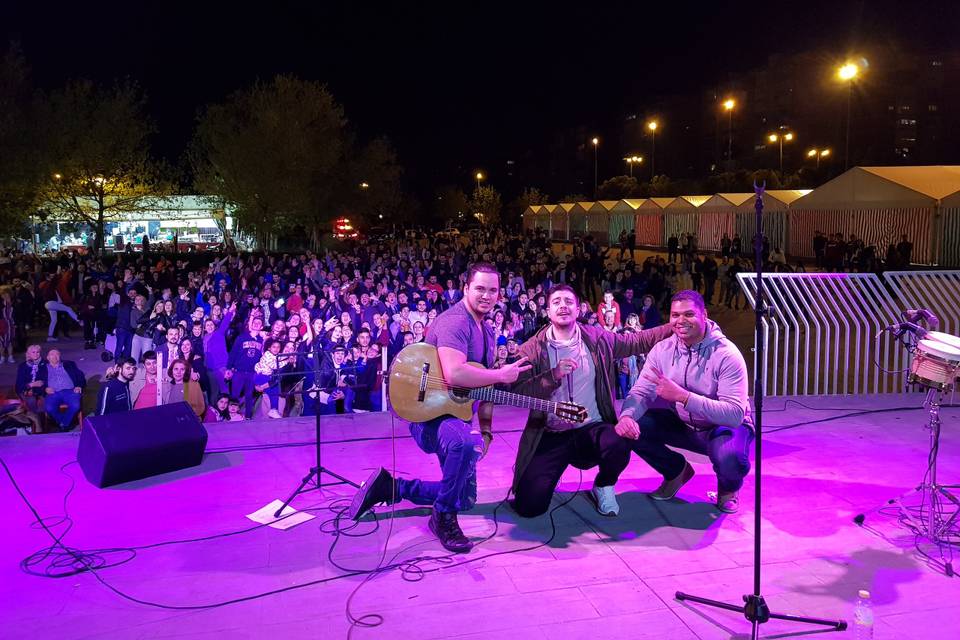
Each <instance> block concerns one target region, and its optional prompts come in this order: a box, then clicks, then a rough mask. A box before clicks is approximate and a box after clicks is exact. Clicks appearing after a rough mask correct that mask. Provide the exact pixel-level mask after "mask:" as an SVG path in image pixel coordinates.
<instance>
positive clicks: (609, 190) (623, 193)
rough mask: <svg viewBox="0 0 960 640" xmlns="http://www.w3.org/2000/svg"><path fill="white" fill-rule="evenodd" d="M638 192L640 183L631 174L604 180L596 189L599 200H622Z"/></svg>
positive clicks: (632, 196) (634, 195)
mask: <svg viewBox="0 0 960 640" xmlns="http://www.w3.org/2000/svg"><path fill="white" fill-rule="evenodd" d="M639 193H640V184H639V183H638V182H637V179H636V178H634V177H633V176H614V177H612V178H610V179H608V180H606V181H605V182H604V183H603V184H601V185H600V188H599V189H597V198H598V199H600V200H623V199H624V198H634V197H636V196H637V194H639Z"/></svg>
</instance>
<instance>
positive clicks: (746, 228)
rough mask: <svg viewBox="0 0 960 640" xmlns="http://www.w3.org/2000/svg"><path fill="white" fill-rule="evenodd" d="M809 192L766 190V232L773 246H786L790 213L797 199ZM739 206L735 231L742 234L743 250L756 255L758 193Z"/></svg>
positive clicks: (764, 220)
mask: <svg viewBox="0 0 960 640" xmlns="http://www.w3.org/2000/svg"><path fill="white" fill-rule="evenodd" d="M808 193H810V189H771V190H770V191H765V192H764V193H763V235H765V236H767V239H768V240H769V241H770V248H771V249H775V248H777V247H780V248H781V249H783V250H784V251H786V247H787V239H788V238H787V222H788V219H787V212H788V211H789V210H790V205H791V204H792V203H793V202H794V201H795V200H797V199H799V198H802V197H803V196H805V195H807V194H808ZM750 195H751V197H750V198H749V199H748V200H745V201H744V202H743V203H741V204H740V205H739V206H738V207H737V218H736V221H735V222H734V229H733V231H734V234H735V235H739V236H740V245H741V252H742V253H743V254H744V255H748V256H752V255H753V249H752V247H753V236H754V235H756V230H757V212H756V206H757V202H756V195H755V194H750Z"/></svg>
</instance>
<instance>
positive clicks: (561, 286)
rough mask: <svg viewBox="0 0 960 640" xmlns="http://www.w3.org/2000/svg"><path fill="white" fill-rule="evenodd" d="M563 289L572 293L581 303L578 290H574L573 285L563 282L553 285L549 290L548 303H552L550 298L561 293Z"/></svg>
mask: <svg viewBox="0 0 960 640" xmlns="http://www.w3.org/2000/svg"><path fill="white" fill-rule="evenodd" d="M561 291H566V292H568V293H570V294H572V295H573V299H574V300H576V301H577V304H579V303H580V296H578V295H577V292H576V291H574V290H573V287H571V286H570V285H568V284H562V283H561V284H555V285H553V286H552V287H550V290H549V291H547V304H550V298H552V297H553V295H554V294H556V293H560V292H561Z"/></svg>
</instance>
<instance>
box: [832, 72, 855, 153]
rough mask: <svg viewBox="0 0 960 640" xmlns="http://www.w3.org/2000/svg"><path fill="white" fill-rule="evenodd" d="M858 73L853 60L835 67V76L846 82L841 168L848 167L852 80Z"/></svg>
mask: <svg viewBox="0 0 960 640" xmlns="http://www.w3.org/2000/svg"><path fill="white" fill-rule="evenodd" d="M859 74H860V67H858V66H857V65H856V64H855V63H853V62H847V63H846V64H844V65H843V66H841V67H840V68H839V69H837V77H838V78H840V79H841V80H843V81H844V82H846V83H847V136H846V141H845V142H844V147H843V169H844V171H846V170H847V169H849V168H850V101H851V98H852V97H853V81H854V80H856V78H857V76H858V75H859Z"/></svg>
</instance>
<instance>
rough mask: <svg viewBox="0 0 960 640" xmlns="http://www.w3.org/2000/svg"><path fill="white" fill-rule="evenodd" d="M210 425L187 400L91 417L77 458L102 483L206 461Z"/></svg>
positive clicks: (90, 477) (89, 475)
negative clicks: (206, 425) (205, 453)
mask: <svg viewBox="0 0 960 640" xmlns="http://www.w3.org/2000/svg"><path fill="white" fill-rule="evenodd" d="M206 447H207V430H206V429H205V428H204V426H203V424H202V423H201V422H200V420H199V419H198V418H197V416H196V414H195V413H194V412H193V409H191V408H190V405H189V404H187V403H186V402H178V403H176V404H167V405H162V406H159V407H151V408H149V409H137V410H135V411H127V412H124V413H112V414H108V415H105V416H93V417H87V418H85V419H84V421H83V429H82V430H81V432H80V446H79V448H78V450H77V462H79V463H80V468H81V469H83V475H85V476H86V477H87V480H89V481H90V482H91V483H93V484H95V485H96V486H98V487H109V486H110V485H114V484H120V483H121V482H129V481H131V480H140V479H142V478H148V477H150V476H155V475H158V474H160V473H167V472H168V471H176V470H177V469H186V468H187V467H194V466H196V465H198V464H200V461H201V460H203V451H204V449H206Z"/></svg>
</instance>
